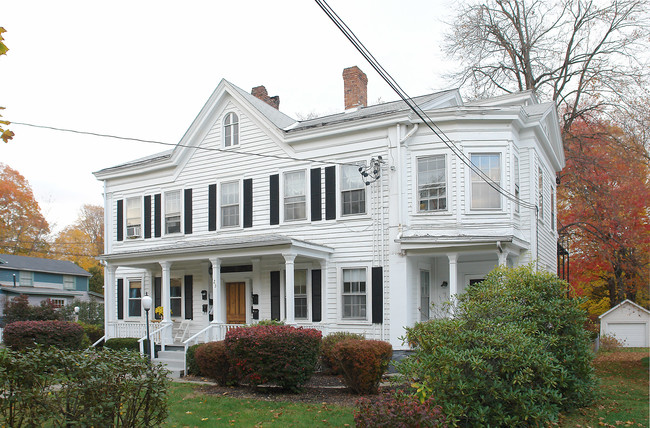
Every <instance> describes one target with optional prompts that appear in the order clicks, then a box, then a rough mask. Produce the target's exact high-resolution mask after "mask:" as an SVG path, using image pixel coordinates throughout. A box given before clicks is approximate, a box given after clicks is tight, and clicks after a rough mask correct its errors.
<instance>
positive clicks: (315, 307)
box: [311, 269, 322, 322]
mask: <svg viewBox="0 0 650 428" xmlns="http://www.w3.org/2000/svg"><path fill="white" fill-rule="evenodd" d="M321 280H322V273H321V270H320V269H314V270H312V271H311V320H312V322H319V321H320V320H321V319H322V311H321V303H322V288H321V282H322V281H321Z"/></svg>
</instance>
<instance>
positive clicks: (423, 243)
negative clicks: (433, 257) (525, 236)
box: [395, 235, 527, 253]
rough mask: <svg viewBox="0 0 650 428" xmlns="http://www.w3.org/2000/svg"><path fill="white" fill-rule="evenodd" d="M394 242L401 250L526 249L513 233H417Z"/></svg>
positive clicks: (469, 250)
mask: <svg viewBox="0 0 650 428" xmlns="http://www.w3.org/2000/svg"><path fill="white" fill-rule="evenodd" d="M395 242H397V243H399V244H400V247H401V249H402V250H403V251H408V250H425V251H427V252H430V251H433V252H440V253H444V252H463V251H468V252H472V251H477V250H478V251H484V250H495V251H496V250H499V249H500V248H499V247H500V246H501V247H504V248H505V247H506V246H507V247H508V248H510V249H516V250H523V249H526V248H527V246H526V243H525V242H524V241H523V240H521V239H519V238H517V237H516V236H514V235H491V236H490V235H486V236H477V235H417V236H402V237H401V238H399V239H396V240H395Z"/></svg>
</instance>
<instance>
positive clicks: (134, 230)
mask: <svg viewBox="0 0 650 428" xmlns="http://www.w3.org/2000/svg"><path fill="white" fill-rule="evenodd" d="M140 236H142V199H141V198H140V197H137V198H128V199H127V200H126V237H127V238H139V237H140Z"/></svg>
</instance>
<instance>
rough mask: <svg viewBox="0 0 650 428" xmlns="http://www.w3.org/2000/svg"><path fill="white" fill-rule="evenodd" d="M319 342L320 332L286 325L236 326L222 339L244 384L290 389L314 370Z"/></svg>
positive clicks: (297, 387)
mask: <svg viewBox="0 0 650 428" xmlns="http://www.w3.org/2000/svg"><path fill="white" fill-rule="evenodd" d="M320 342H321V332H320V331H318V330H314V329H309V328H296V327H291V326H286V325H283V326H272V325H268V326H260V325H254V326H251V327H239V328H235V329H232V330H230V331H228V333H226V338H225V340H224V343H225V346H226V349H227V350H228V355H229V356H230V362H231V364H233V365H234V366H235V368H236V370H237V371H238V374H239V377H240V379H241V381H242V382H243V383H247V384H249V385H250V386H251V387H255V386H257V385H261V384H265V383H273V384H276V385H278V386H280V387H282V388H284V389H287V390H290V391H293V392H298V391H299V390H300V387H301V386H302V385H304V384H305V383H307V381H308V380H309V379H310V378H311V375H312V374H313V373H314V369H315V367H316V362H317V361H318V354H319V348H320Z"/></svg>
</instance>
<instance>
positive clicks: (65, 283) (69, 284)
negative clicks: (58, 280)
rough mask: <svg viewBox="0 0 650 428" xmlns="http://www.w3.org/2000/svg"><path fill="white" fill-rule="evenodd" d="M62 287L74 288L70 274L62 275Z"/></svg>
mask: <svg viewBox="0 0 650 428" xmlns="http://www.w3.org/2000/svg"><path fill="white" fill-rule="evenodd" d="M63 289H64V290H74V289H75V282H74V277H73V276H70V275H64V276H63Z"/></svg>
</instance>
